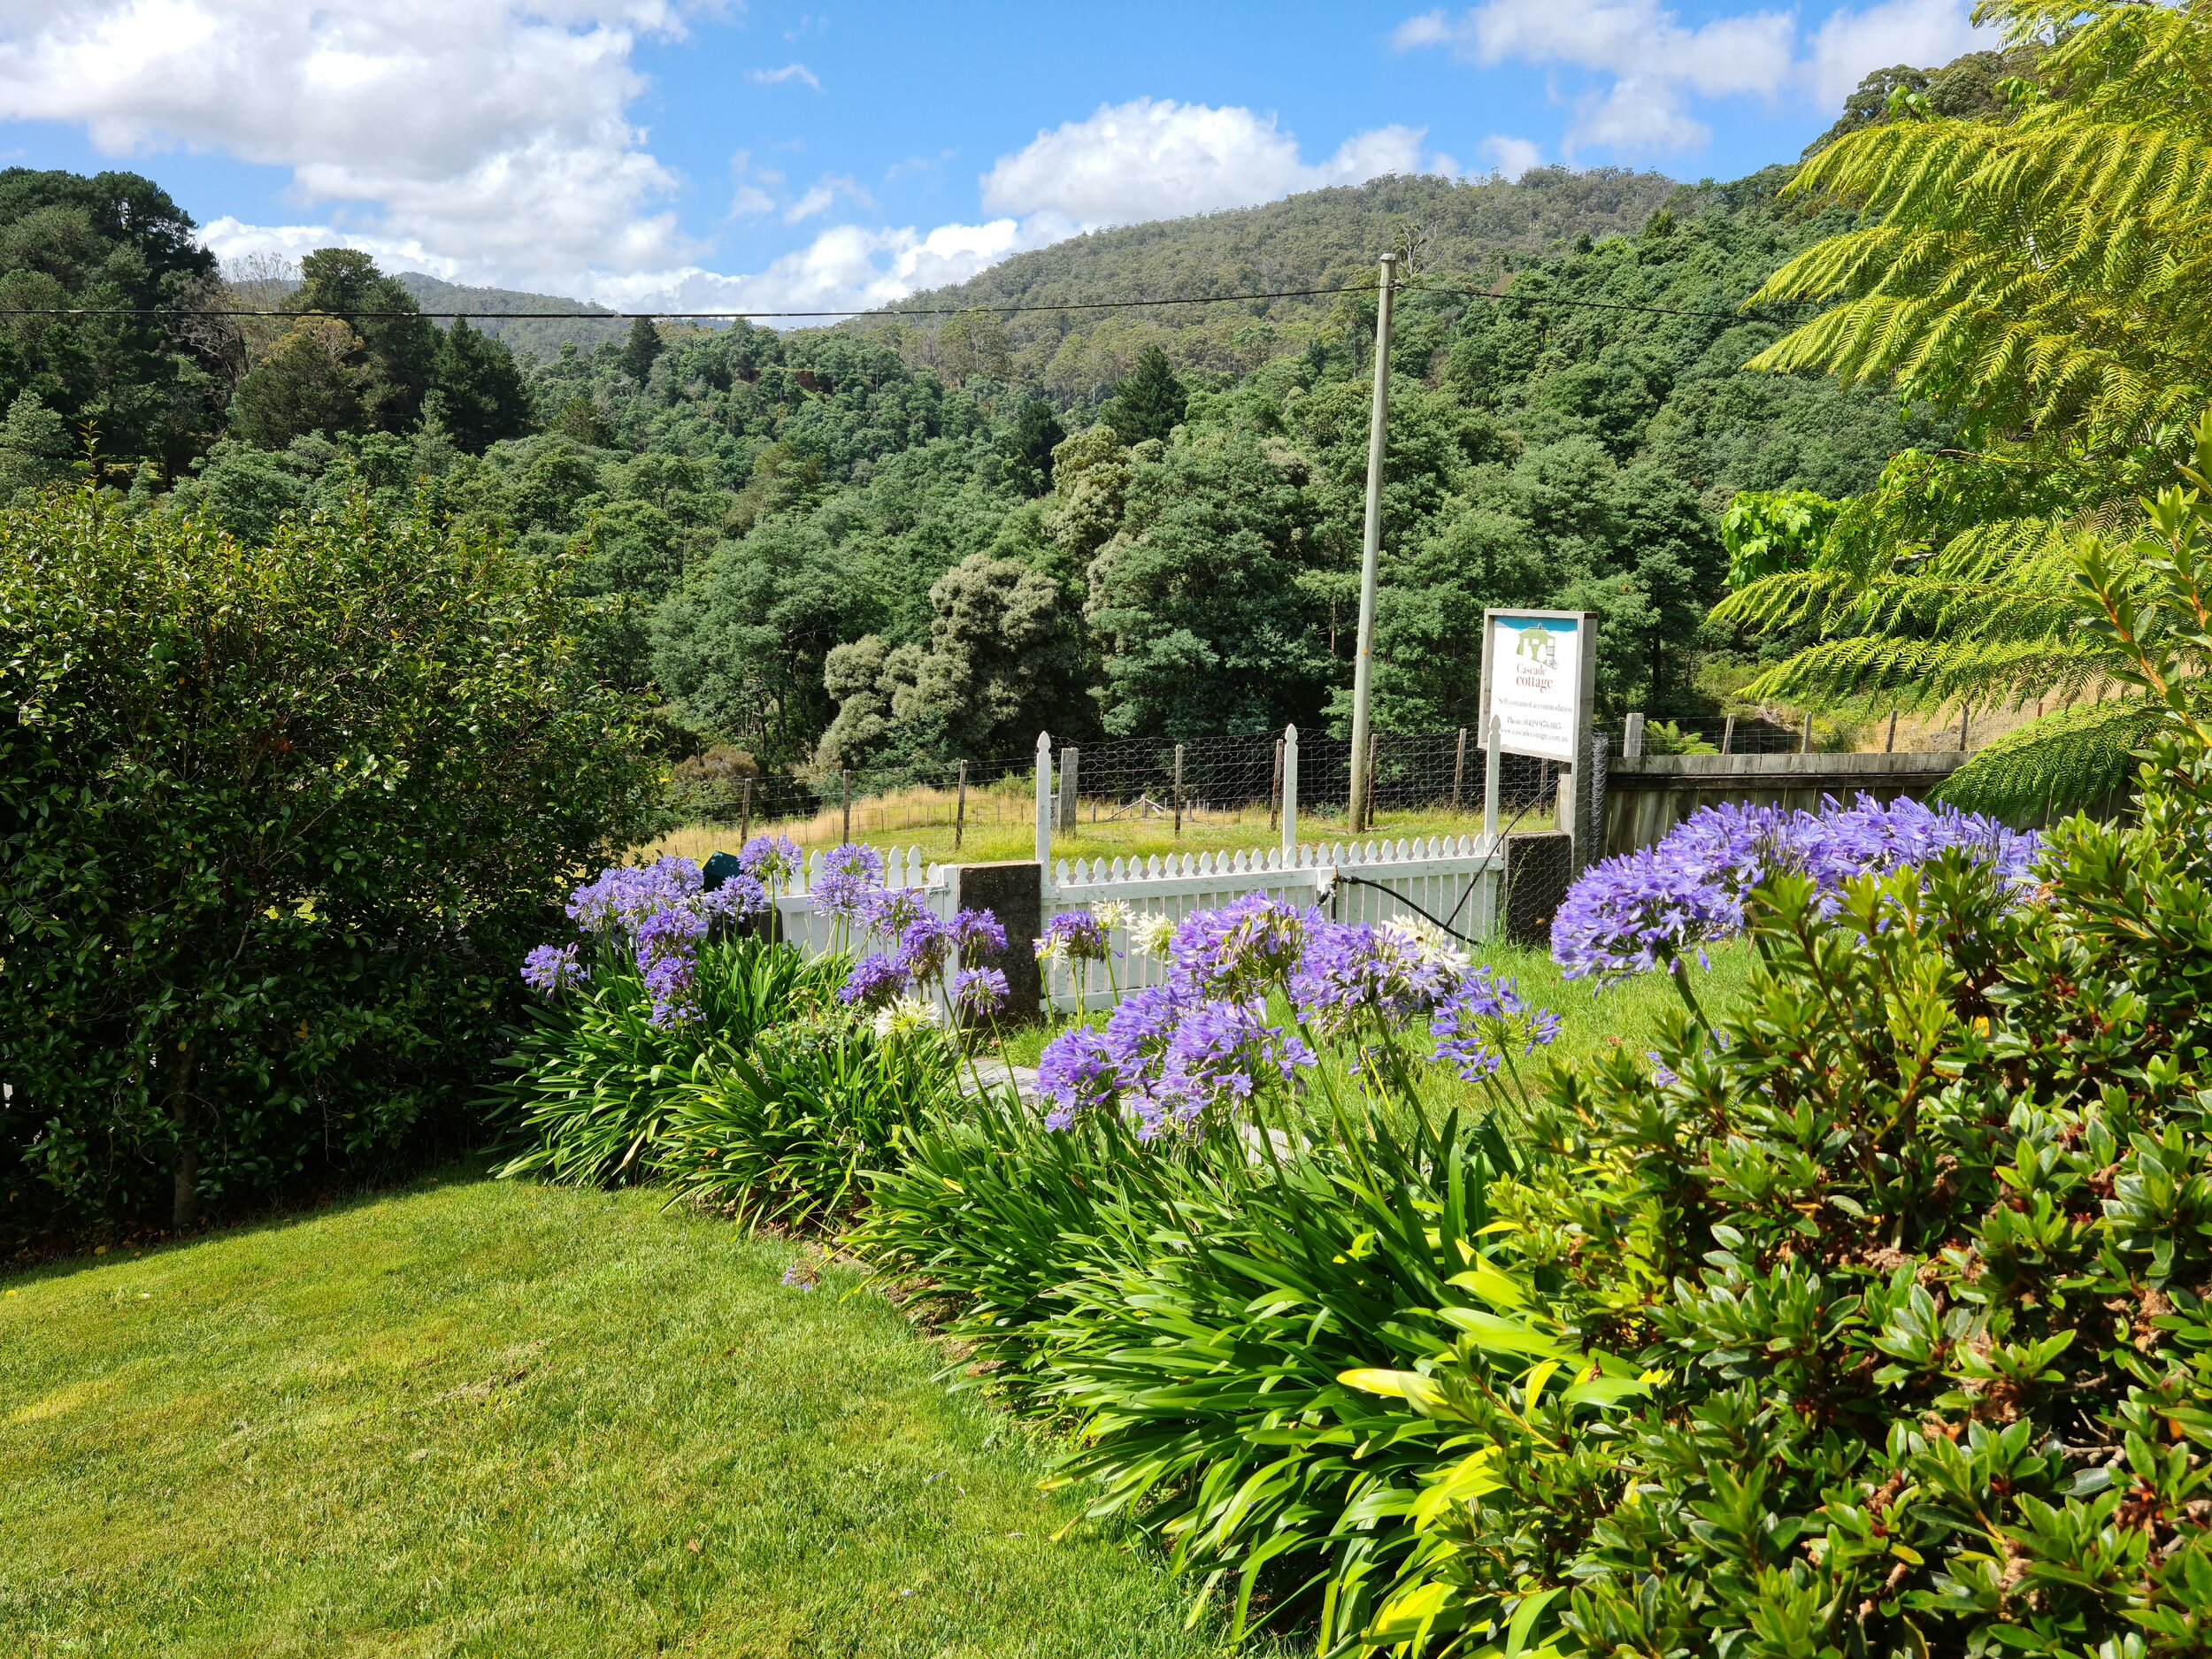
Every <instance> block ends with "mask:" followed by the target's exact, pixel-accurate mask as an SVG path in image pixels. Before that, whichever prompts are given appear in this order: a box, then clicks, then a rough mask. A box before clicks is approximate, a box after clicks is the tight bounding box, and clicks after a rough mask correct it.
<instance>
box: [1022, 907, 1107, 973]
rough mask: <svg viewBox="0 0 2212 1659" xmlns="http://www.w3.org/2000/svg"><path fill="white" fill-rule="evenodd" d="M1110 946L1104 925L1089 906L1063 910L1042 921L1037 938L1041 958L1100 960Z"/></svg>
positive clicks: (1068, 960)
mask: <svg viewBox="0 0 2212 1659" xmlns="http://www.w3.org/2000/svg"><path fill="white" fill-rule="evenodd" d="M1111 949H1112V947H1111V945H1110V942H1109V941H1108V939H1107V935H1106V929H1105V926H1103V925H1102V923H1101V922H1100V921H1099V919H1098V918H1096V917H1095V916H1093V915H1092V914H1091V913H1090V912H1089V911H1088V910H1063V911H1062V912H1061V913H1060V914H1059V915H1057V916H1056V917H1054V918H1052V919H1051V920H1050V921H1049V922H1047V923H1046V924H1045V931H1044V937H1043V938H1041V939H1040V940H1038V941H1037V960H1038V961H1040V962H1103V961H1105V960H1106V958H1107V956H1108V954H1109V953H1110V950H1111Z"/></svg>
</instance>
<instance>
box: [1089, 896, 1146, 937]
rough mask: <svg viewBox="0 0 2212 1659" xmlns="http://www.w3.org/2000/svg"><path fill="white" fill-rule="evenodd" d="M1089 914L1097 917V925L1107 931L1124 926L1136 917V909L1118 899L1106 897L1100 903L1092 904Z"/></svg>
mask: <svg viewBox="0 0 2212 1659" xmlns="http://www.w3.org/2000/svg"><path fill="white" fill-rule="evenodd" d="M1091 914H1092V915H1093V916H1094V917H1096V918H1098V925H1099V926H1101V927H1103V928H1104V929H1106V931H1107V932H1109V933H1111V932H1112V931H1113V930H1114V929H1115V928H1117V927H1123V928H1125V927H1127V926H1129V925H1130V924H1131V923H1132V922H1133V921H1135V920H1136V919H1137V913H1136V911H1134V910H1131V909H1130V908H1129V907H1128V905H1126V904H1125V903H1124V902H1122V901H1121V900H1119V899H1108V900H1107V901H1106V902H1104V903H1102V904H1094V905H1092V906H1091Z"/></svg>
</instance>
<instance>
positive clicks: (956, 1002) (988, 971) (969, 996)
mask: <svg viewBox="0 0 2212 1659" xmlns="http://www.w3.org/2000/svg"><path fill="white" fill-rule="evenodd" d="M1012 995H1013V991H1012V989H1011V987H1009V986H1008V985H1007V983H1006V975H1005V974H1004V973H1003V972H1001V971H1000V970H998V969H996V968H963V969H961V970H960V972H957V973H956V974H954V975H953V976H952V1010H953V1013H954V1015H955V1016H956V1018H958V1019H959V1020H960V1022H961V1023H962V1024H963V1025H975V1024H978V1023H979V1022H981V1021H983V1020H987V1019H990V1018H995V1016H996V1015H997V1014H998V1013H999V1012H1000V1011H1001V1010H1003V1009H1004V1008H1005V1006H1006V1003H1007V1000H1008V999H1009V998H1010V996H1012Z"/></svg>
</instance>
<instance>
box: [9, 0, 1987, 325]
mask: <svg viewBox="0 0 2212 1659" xmlns="http://www.w3.org/2000/svg"><path fill="white" fill-rule="evenodd" d="M1966 12H1967V5H1966V4H1965V0H1863V4H1804V5H1799V6H1796V7H1792V8H1787V9H1784V8H1780V7H1777V6H1773V5H1766V6H1756V5H1752V6H1730V5H1727V4H1678V5H1669V4H1662V0H1484V3H1483V4H1478V5H1475V6H1472V7H1464V6H1458V7H1450V8H1446V9H1442V10H1436V9H1427V8H1423V7H1420V6H1417V5H1406V4H1400V5H1395V6H1388V5H1384V6H1354V5H1346V4H1337V5H1329V6H1322V5H1302V4H1301V5H1290V4H1271V5H1252V4H1240V5H1229V4H1219V5H1202V4H1199V5H1194V4H1184V5H1145V6H1137V5H1121V6H1114V7H1105V6H1095V7H1086V6H1073V5H1057V6H1039V5H1035V4H1030V5H1011V4H998V5H937V6H930V7H918V6H887V5H876V6H850V7H847V6H840V5H835V4H832V5H827V6H819V5H818V6H806V7H801V6H783V5H778V4H749V5H740V4H735V3H734V0H732V3H731V4H683V3H682V0H325V3H324V4H320V5H311V4H300V3H299V0H62V3H60V4H36V3H34V4H15V5H12V6H10V7H8V8H6V11H5V12H4V15H0V129H4V130H0V153H4V155H5V156H6V157H7V158H8V159H9V160H10V161H12V162H14V163H17V164H20V165H33V166H58V167H72V168H78V169H93V168H97V167H102V166H115V165H127V166H131V167H134V168H137V169H139V170H141V171H142V172H146V173H150V174H151V175H152V176H153V177H155V178H156V179H157V180H161V181H162V182H163V183H164V184H165V185H166V186H168V188H170V189H171V190H172V192H173V194H174V195H175V196H177V197H178V198H179V199H180V201H181V202H182V203H183V204H184V205H185V206H186V207H187V208H188V210H189V211H191V212H192V213H193V215H194V216H195V217H196V219H199V221H200V222H201V224H202V225H203V226H204V227H205V230H206V234H207V235H208V239H209V241H210V243H211V245H212V246H213V247H215V248H216V249H217V250H218V251H219V252H220V253H222V254H223V255H224V256H225V257H227V258H230V259H236V258H240V257H245V256H249V255H251V254H254V253H275V254H278V255H282V256H292V257H296V255H297V254H299V253H301V252H304V251H306V250H308V249H311V248H314V247H318V246H322V245H326V244H327V243H329V242H334V241H336V242H349V243H352V244H354V245H357V246H361V247H365V248H367V249H369V250H372V251H373V252H374V253H376V254H377V256H378V257H379V258H380V259H381V260H382V261H383V262H384V263H385V264H386V265H387V266H388V267H390V268H403V269H419V270H426V271H430V272H433V273H436V274H439V275H442V276H446V277H449V278H451V279H453V280H460V281H474V282H493V283H500V284H504V285H511V286H518V287H528V288H539V289H541V290H544V291H549V292H555V293H562V294H572V295H579V296H593V297H596V298H600V299H603V300H607V301H610V302H613V303H624V304H671V303H672V304H681V305H685V306H692V307H697V308H701V309H708V308H723V307H728V308H745V307H757V308H765V307H795V308H816V307H819V308H830V307H858V306H864V305H866V304H871V303H881V302H882V301H884V300H887V299H889V298H892V297H895V296H897V295H899V294H902V293H906V292H910V291H911V290H912V289H914V288H918V287H927V286H931V285H933V284H934V283H937V282H941V281H948V280H959V279H961V278H963V277H965V276H968V275H970V274H972V273H974V272H975V271H977V270H979V269H981V268H982V267H983V266H985V265H987V264H989V263H991V262H993V261H994V260H996V259H999V258H1003V257H1006V256H1007V255H1009V254H1010V253H1013V252H1016V251H1018V250H1022V249H1025V248H1032V247H1038V246H1042V245H1045V244H1046V243H1048V242H1052V241H1055V240H1057V239H1058V238H1060V237H1063V236H1065V235H1069V234H1074V233H1076V232H1078V231H1080V230H1083V229H1086V228H1090V227H1096V226H1100V225H1107V224H1118V223H1129V222H1133V221H1136V220H1141V219H1155V218H1162V217H1168V216H1171V215H1174V214H1179V213H1186V212H1193V211H1206V210H1209V209H1216V208H1225V207H1234V206H1241V205H1246V204H1251V203H1255V202H1261V201H1266V200H1270V199H1272V198H1274V197H1276V196H1283V195H1286V194H1288V193H1290V192H1291V191H1294V190H1299V189H1308V188H1315V187H1316V186H1318V185H1322V184H1329V183H1340V182H1356V181H1357V180H1360V179H1363V178H1368V177H1372V176H1374V175H1375V174H1376V173H1385V172H1411V171H1421V172H1440V173H1456V174H1462V175H1465V176H1474V177H1479V176H1482V175H1484V174H1486V173H1490V172H1492V171H1493V170H1501V171H1502V172H1504V173H1506V174H1508V175H1509V176H1513V175H1517V173H1519V172H1520V171H1521V170H1522V169H1523V168H1525V167H1526V166H1528V165H1532V164H1534V163H1544V164H1552V163H1563V164H1565V165H1572V166H1582V167H1587V166H1597V165H1632V166H1644V167H1654V168H1657V169H1659V170H1661V171H1663V172H1665V173H1671V174H1672V175H1674V176H1676V177H1678V178H1685V179H1695V178H1701V177H1714V178H1731V177H1735V176H1738V175H1740V174H1742V173H1747V172H1750V171H1751V170H1753V169H1754V168H1756V167H1758V166H1761V165H1765V164H1766V163H1768V162H1771V161H1780V160H1788V159H1791V158H1793V157H1795V156H1796V154H1797V153H1798V151H1799V150H1800V149H1801V147H1802V146H1803V145H1804V143H1805V142H1806V141H1807V140H1808V139H1809V138H1810V137H1812V136H1813V135H1814V134H1816V133H1818V132H1819V131H1820V130H1821V129H1822V128H1823V127H1825V126H1826V125H1827V124H1828V122H1829V121H1830V120H1831V119H1833V114H1834V111H1835V110H1836V109H1837V107H1838V106H1839V104H1840V103H1841V101H1842V98H1843V96H1844V94H1845V93H1846V92H1847V91H1848V90H1849V88H1851V87H1852V86H1853V85H1854V84H1855V83H1856V81H1857V80H1858V78H1859V76H1860V75H1861V74H1863V73H1865V72H1866V71H1867V70H1868V69H1870V68H1874V67H1878V66H1881V65H1888V64H1893V63H1898V62H1910V63H1916V64H1935V63H1940V62H1943V61H1945V60H1946V59H1947V58H1951V57H1953V56H1955V55H1956V54H1957V53H1958V52H1960V51H1962V50H1970V48H1971V47H1972V46H1973V45H1974V44H1976V43H1977V42H1976V41H1975V39H1974V36H1973V34H1972V31H1971V30H1970V27H1969V25H1968V23H1967V19H1966Z"/></svg>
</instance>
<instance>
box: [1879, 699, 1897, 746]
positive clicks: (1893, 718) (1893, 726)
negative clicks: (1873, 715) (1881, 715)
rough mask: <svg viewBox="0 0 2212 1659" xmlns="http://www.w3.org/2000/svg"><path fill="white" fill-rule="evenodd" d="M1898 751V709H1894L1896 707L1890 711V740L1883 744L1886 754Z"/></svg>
mask: <svg viewBox="0 0 2212 1659" xmlns="http://www.w3.org/2000/svg"><path fill="white" fill-rule="evenodd" d="M1896 752H1897V710H1894V709H1892V710H1890V711H1889V739H1888V741H1886V742H1885V743H1884V744H1883V745H1882V753H1884V754H1885V755H1893V754H1895V753H1896Z"/></svg>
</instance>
